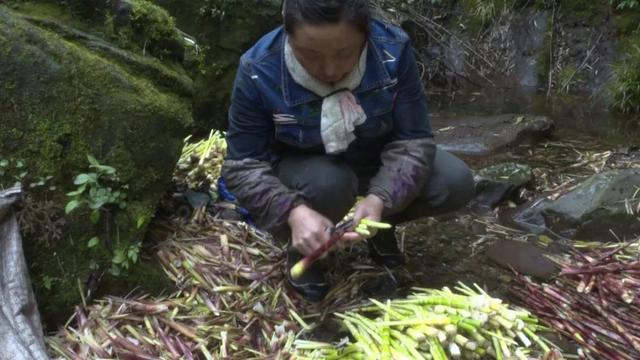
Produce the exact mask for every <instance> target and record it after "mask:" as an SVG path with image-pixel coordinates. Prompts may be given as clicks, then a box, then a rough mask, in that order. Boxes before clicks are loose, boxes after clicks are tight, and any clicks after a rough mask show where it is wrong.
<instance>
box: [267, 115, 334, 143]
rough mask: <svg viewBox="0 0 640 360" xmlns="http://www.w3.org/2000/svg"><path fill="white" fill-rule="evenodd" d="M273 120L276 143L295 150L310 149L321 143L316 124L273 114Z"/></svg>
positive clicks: (318, 127) (318, 128) (318, 126)
mask: <svg viewBox="0 0 640 360" xmlns="http://www.w3.org/2000/svg"><path fill="white" fill-rule="evenodd" d="M273 120H274V124H275V138H276V140H277V141H280V142H282V143H284V144H287V145H290V146H294V147H297V148H311V147H314V146H318V145H320V144H321V143H322V138H321V136H320V125H319V124H317V122H313V121H309V120H305V119H298V118H295V117H293V116H290V115H283V114H275V115H274V118H273Z"/></svg>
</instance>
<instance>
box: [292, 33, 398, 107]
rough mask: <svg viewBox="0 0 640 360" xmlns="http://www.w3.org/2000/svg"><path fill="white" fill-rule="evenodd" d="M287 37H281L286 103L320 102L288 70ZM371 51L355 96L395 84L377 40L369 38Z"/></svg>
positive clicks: (294, 104) (296, 104) (316, 96)
mask: <svg viewBox="0 0 640 360" xmlns="http://www.w3.org/2000/svg"><path fill="white" fill-rule="evenodd" d="M286 39H287V37H286V36H282V37H281V42H282V43H281V44H280V45H281V47H280V48H281V49H282V50H281V51H280V56H281V67H282V68H281V74H282V92H283V95H284V101H285V103H286V104H287V106H298V105H301V104H305V103H308V102H311V101H314V100H319V99H320V97H319V96H318V95H316V94H314V93H312V92H311V91H309V90H307V89H305V88H304V87H302V86H300V85H298V84H297V83H296V82H295V81H294V80H293V78H292V77H291V75H290V74H289V71H288V70H287V66H286V63H285V60H284V42H285V41H287V40H286ZM368 42H369V51H368V54H367V70H366V72H365V75H364V78H363V79H362V83H361V84H360V86H358V88H357V89H356V90H355V91H354V93H355V94H359V93H362V92H365V91H368V90H372V89H375V88H379V87H383V86H388V85H390V84H392V83H393V80H392V79H391V77H390V76H389V72H388V71H387V69H386V68H385V66H384V62H383V60H382V56H381V55H380V51H379V49H378V46H376V45H377V44H376V42H375V40H373V39H372V38H371V37H369V40H368Z"/></svg>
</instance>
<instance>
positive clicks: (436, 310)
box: [294, 284, 560, 360]
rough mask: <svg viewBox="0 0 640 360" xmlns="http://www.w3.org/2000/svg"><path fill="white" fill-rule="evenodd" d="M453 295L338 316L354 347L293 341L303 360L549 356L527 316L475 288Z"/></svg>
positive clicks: (423, 292) (425, 295) (435, 293)
mask: <svg viewBox="0 0 640 360" xmlns="http://www.w3.org/2000/svg"><path fill="white" fill-rule="evenodd" d="M475 287H476V289H475V290H474V289H472V288H470V287H467V286H465V285H463V284H460V285H459V286H458V287H457V288H456V291H457V293H454V292H453V291H451V290H450V289H448V288H444V289H443V290H432V289H420V288H416V289H415V291H416V292H415V293H413V294H412V295H410V296H409V297H407V298H406V299H399V300H392V301H391V300H390V301H387V302H386V303H381V302H378V301H376V300H371V301H372V302H373V306H367V307H362V308H360V309H359V310H357V311H352V312H346V313H344V314H337V316H338V317H340V318H341V319H342V321H343V324H344V326H345V327H346V329H348V331H349V332H350V335H351V338H352V339H354V342H346V343H343V344H340V345H332V344H327V343H319V342H313V341H303V340H296V341H295V343H294V344H295V347H296V351H297V353H298V355H299V356H300V358H303V359H418V360H419V359H435V360H440V359H443V360H444V359H459V358H460V359H481V358H495V359H529V358H530V356H531V355H536V354H541V353H543V354H547V353H548V354H550V355H549V357H548V358H556V359H558V358H560V355H559V354H558V353H557V352H555V351H551V350H550V348H549V346H548V345H547V344H546V343H545V340H544V339H542V338H541V337H540V336H538V335H537V334H536V332H538V330H540V329H541V326H540V325H538V322H537V320H536V318H535V317H533V316H532V315H531V314H530V313H529V312H527V311H525V310H522V309H516V308H513V307H510V306H508V305H506V304H503V303H502V301H501V300H500V299H496V298H492V297H490V296H489V295H488V294H487V293H486V292H484V291H483V290H482V289H481V288H479V287H478V286H475Z"/></svg>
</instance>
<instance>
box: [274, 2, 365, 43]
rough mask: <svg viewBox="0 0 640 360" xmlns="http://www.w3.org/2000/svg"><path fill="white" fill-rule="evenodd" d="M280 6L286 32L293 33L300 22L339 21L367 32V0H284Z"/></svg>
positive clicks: (316, 23) (325, 22) (324, 22)
mask: <svg viewBox="0 0 640 360" xmlns="http://www.w3.org/2000/svg"><path fill="white" fill-rule="evenodd" d="M282 6H283V9H282V13H283V16H284V28H285V31H286V32H287V33H288V34H293V32H294V31H295V29H296V26H298V25H300V24H302V23H309V24H313V25H323V24H335V23H339V22H341V21H345V22H347V23H349V24H351V25H353V26H355V27H356V28H357V29H358V30H360V31H362V32H363V33H365V34H367V35H368V34H369V21H370V20H371V11H370V9H369V0H284V1H283V3H282Z"/></svg>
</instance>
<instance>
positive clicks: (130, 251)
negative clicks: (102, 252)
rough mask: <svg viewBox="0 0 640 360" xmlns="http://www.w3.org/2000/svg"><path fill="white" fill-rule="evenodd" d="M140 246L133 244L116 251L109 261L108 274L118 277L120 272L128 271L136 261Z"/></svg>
mask: <svg viewBox="0 0 640 360" xmlns="http://www.w3.org/2000/svg"><path fill="white" fill-rule="evenodd" d="M141 246H142V244H141V243H140V242H135V243H133V244H130V245H126V246H123V247H121V248H118V249H116V250H115V251H114V253H113V258H112V259H111V269H109V272H110V273H111V274H112V275H114V276H119V275H120V274H121V273H122V270H129V267H130V266H131V265H132V264H135V263H136V262H137V261H138V256H139V255H140V248H141Z"/></svg>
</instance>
